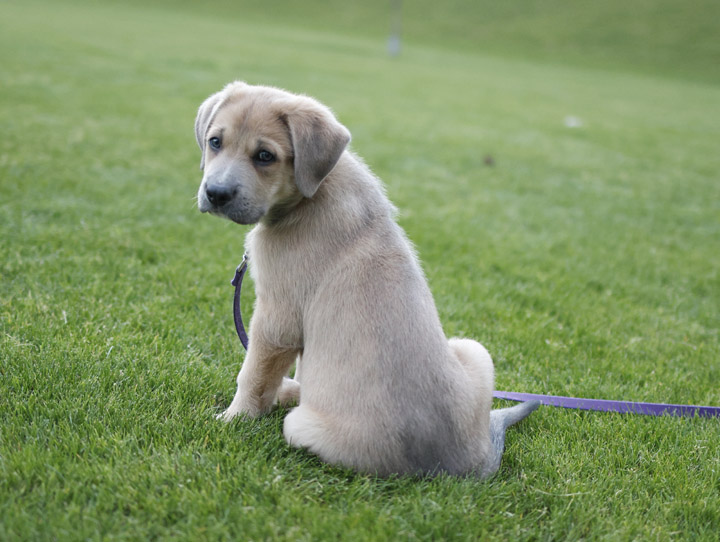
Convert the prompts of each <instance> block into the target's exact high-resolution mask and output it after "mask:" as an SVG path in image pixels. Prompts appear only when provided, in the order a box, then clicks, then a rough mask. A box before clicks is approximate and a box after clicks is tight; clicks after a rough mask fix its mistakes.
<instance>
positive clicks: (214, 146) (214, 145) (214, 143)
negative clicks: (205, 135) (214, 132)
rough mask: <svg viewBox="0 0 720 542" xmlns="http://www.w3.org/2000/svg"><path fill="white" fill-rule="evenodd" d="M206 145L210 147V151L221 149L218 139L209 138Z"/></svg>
mask: <svg viewBox="0 0 720 542" xmlns="http://www.w3.org/2000/svg"><path fill="white" fill-rule="evenodd" d="M208 145H210V148H211V149H212V150H214V151H219V150H220V147H222V141H220V138H219V137H211V138H210V139H208Z"/></svg>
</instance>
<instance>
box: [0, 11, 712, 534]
mask: <svg viewBox="0 0 720 542" xmlns="http://www.w3.org/2000/svg"><path fill="white" fill-rule="evenodd" d="M259 5H260V4H258V6H259ZM309 5H310V6H311V7H312V6H316V4H315V3H312V4H309ZM409 5H410V3H406V8H408V6H409ZM423 5H425V4H423ZM428 5H429V3H428ZM540 5H541V4H536V3H532V2H528V3H527V4H526V6H528V9H527V10H525V11H523V13H524V15H523V20H524V21H525V22H524V23H523V24H519V23H518V22H517V17H512V16H511V14H510V13H507V14H506V15H505V16H503V11H502V9H501V8H499V7H492V6H491V5H490V4H485V3H482V4H480V6H481V7H473V8H472V9H473V10H476V11H472V13H470V12H468V16H467V17H466V18H465V20H464V21H463V18H457V17H455V18H453V17H450V16H449V15H448V16H447V17H446V18H445V19H440V20H438V22H437V24H438V26H439V28H449V27H447V25H450V24H451V23H452V25H455V26H452V28H453V29H454V31H453V32H447V34H449V35H447V36H446V35H445V33H444V32H441V30H439V29H437V30H434V31H431V30H432V28H433V25H432V24H430V22H431V21H430V19H429V18H427V20H426V21H425V22H424V25H425V26H422V24H423V21H422V20H421V19H422V18H421V17H417V16H416V17H415V19H413V18H412V17H410V15H408V21H407V25H406V36H407V39H408V42H407V44H406V47H405V49H404V51H403V54H402V56H401V57H399V58H396V59H389V58H386V57H385V54H384V48H385V43H384V34H383V32H384V31H385V29H386V26H382V25H381V26H380V27H379V29H378V27H377V26H374V27H371V26H370V25H371V22H372V21H375V22H373V23H372V24H375V25H378V24H380V23H379V22H377V21H378V19H377V17H375V14H377V13H382V8H381V6H379V4H372V5H367V6H366V7H365V8H363V7H362V5H361V4H358V5H355V6H352V7H351V8H348V9H350V11H349V13H350V14H357V19H353V18H352V17H350V16H347V17H346V18H345V19H342V18H341V20H340V22H339V27H338V28H336V31H335V32H333V31H323V30H320V28H329V26H327V25H325V26H324V22H323V21H324V19H323V17H329V16H330V15H328V14H324V15H323V13H324V12H322V10H318V9H317V8H316V7H314V8H313V9H311V10H310V15H311V17H309V18H308V19H299V16H300V15H299V14H298V13H297V12H294V11H292V9H290V10H289V11H287V12H286V13H287V15H285V17H284V18H281V19H280V20H279V21H278V22H277V23H276V22H274V21H273V20H272V19H273V14H274V13H275V12H274V11H269V12H268V13H263V12H262V10H261V9H260V8H258V7H249V8H248V16H247V17H245V16H243V14H242V13H233V14H231V16H227V17H225V16H221V15H219V14H218V13H214V12H212V11H213V10H211V9H210V8H209V7H204V8H202V9H200V8H197V7H194V6H193V5H190V3H187V4H178V5H177V6H176V7H172V6H170V4H169V3H167V4H164V5H160V4H154V3H153V4H152V5H150V3H147V2H143V3H140V2H136V3H133V4H130V5H122V6H121V5H113V4H110V3H107V4H105V3H93V4H90V3H88V4H82V3H61V2H52V3H51V2H46V3H42V2H3V3H2V4H0V66H1V67H2V75H0V81H1V84H0V103H1V104H2V106H1V107H0V125H1V126H2V128H3V129H2V137H1V138H0V274H1V278H2V280H0V540H3V541H4V540H86V539H92V540H100V539H103V540H149V539H185V540H225V539H239V540H263V539H276V540H324V539H338V538H345V539H349V540H373V541H374V540H405V539H407V540H414V539H418V540H440V539H448V540H455V539H460V540H475V539H497V540H579V539H588V540H716V539H717V533H718V532H720V423H718V421H717V420H701V419H695V420H687V419H673V418H660V419H656V418H645V417H634V416H623V415H613V414H600V413H584V412H576V411H566V410H561V409H552V408H547V407H546V408H542V409H541V410H539V411H538V412H537V413H535V414H533V416H532V417H531V418H530V419H528V420H526V421H525V422H523V424H522V425H520V426H518V427H517V428H513V429H512V430H511V431H510V432H509V434H508V448H507V451H506V455H505V456H504V460H503V466H502V467H501V471H500V472H499V473H498V475H497V476H496V477H495V478H493V479H492V480H490V481H487V482H478V481H475V480H464V479H454V478H449V477H440V478H437V479H433V480H418V479H413V478H395V479H390V480H379V479H376V478H373V477H371V476H360V475H355V474H353V473H351V472H347V471H344V470H341V469H337V468H333V467H330V466H327V465H324V464H322V463H320V462H319V461H318V460H317V459H316V458H314V457H312V456H310V455H308V454H306V453H304V452H301V451H297V450H293V449H290V448H289V447H288V446H287V445H286V444H285V443H284V441H283V439H282V435H281V424H282V417H283V414H284V412H282V411H278V412H276V413H274V414H272V415H271V416H268V417H266V418H264V419H260V420H257V421H249V422H238V423H233V424H231V425H224V424H221V423H218V422H216V421H215V420H214V416H213V415H214V414H215V413H217V412H219V411H220V410H221V409H222V408H223V407H224V406H226V405H227V404H228V403H229V401H230V399H231V398H232V395H233V392H234V376H235V374H236V372H237V370H238V368H239V365H240V362H241V360H242V352H241V347H240V345H239V343H238V341H237V338H236V337H234V331H233V328H232V314H231V310H230V306H229V303H230V300H231V295H232V292H231V288H230V286H229V280H230V278H231V276H232V272H233V270H234V267H235V265H237V263H238V261H239V259H240V257H241V254H242V242H243V237H244V234H245V232H246V231H247V230H246V229H245V228H240V227H237V226H234V225H232V224H230V223H227V222H223V221H220V220H217V219H214V218H209V217H207V216H203V215H200V214H199V213H198V212H197V210H196V209H195V203H194V195H195V192H196V189H197V185H198V183H199V180H200V173H199V171H198V164H199V152H198V150H197V148H196V145H195V141H194V136H193V131H192V125H193V121H194V116H195V111H196V108H197V106H198V105H199V104H200V102H201V101H202V99H203V98H205V97H206V96H207V95H208V94H210V93H211V92H214V91H216V90H217V89H219V88H220V87H221V86H222V85H223V84H225V83H226V82H228V81H229V80H232V79H234V78H242V79H245V80H248V81H250V82H254V83H266V84H275V85H279V86H283V87H285V88H288V89H291V90H294V91H297V92H306V93H309V94H312V95H315V96H317V97H318V98H319V99H321V100H322V101H324V102H325V103H327V104H328V105H330V106H331V107H332V108H333V109H334V110H335V112H336V113H337V114H338V116H339V118H340V119H341V120H342V121H343V122H344V123H345V124H346V125H347V126H348V127H349V128H350V130H351V131H352V132H353V135H354V141H353V148H354V149H355V150H356V151H357V152H358V153H360V154H361V155H362V156H363V157H364V158H365V159H366V161H367V162H368V163H369V164H370V165H371V166H372V167H373V169H374V170H375V171H376V172H377V173H378V174H379V176H380V177H381V178H383V179H384V180H385V182H386V184H387V188H388V193H389V195H390V197H391V199H392V200H393V201H394V202H395V203H396V205H398V207H399V208H400V211H401V212H400V222H401V224H402V225H403V227H404V228H405V229H406V230H407V232H408V234H409V236H410V238H411V239H412V240H413V241H414V243H415V244H416V246H417V249H418V251H419V253H420V255H421V257H422V260H423V263H424V268H425V270H426V273H427V275H428V279H429V281H430V285H431V288H432V290H433V292H434V294H435V298H436V302H437V305H438V309H439V311H440V315H441V318H442V321H443V323H444V325H445V329H446V331H447V333H448V335H466V336H472V337H475V338H478V339H479V340H481V341H482V342H483V343H484V344H486V346H487V347H488V349H489V350H490V352H491V353H492V354H493V357H494V359H495V362H496V372H497V387H498V389H508V390H517V391H527V392H537V393H555V394H561V395H576V396H582V397H597V398H608V399H633V400H639V401H657V402H677V403H693V404H714V405H720V388H719V387H718V384H717V383H718V382H719V381H720V337H719V334H718V330H719V328H720V276H719V275H718V269H720V183H719V181H720V179H718V172H720V154H719V153H718V152H717V148H718V141H720V125H719V124H718V122H717V112H718V111H720V87H718V86H717V83H718V81H720V77H718V64H717V62H715V63H713V62H711V61H710V60H711V57H712V53H713V52H715V53H716V52H717V51H718V38H717V36H716V35H715V36H713V35H711V34H710V33H709V32H708V31H707V30H705V31H703V28H707V24H709V23H710V22H711V21H713V20H715V19H716V18H717V17H715V19H713V17H711V15H712V9H716V8H714V7H713V6H714V5H715V4H712V5H710V6H707V8H708V9H707V10H705V11H703V10H700V12H696V11H694V9H691V8H694V7H696V5H695V4H689V5H690V7H689V8H687V9H685V10H684V11H683V9H682V8H681V7H679V4H678V6H676V7H675V8H674V9H675V12H672V10H670V8H668V12H663V11H662V10H660V9H658V10H654V11H653V10H651V9H650V8H647V9H648V10H649V11H648V12H651V11H652V13H654V15H653V17H654V18H652V17H650V16H648V18H646V20H647V21H649V22H650V23H652V25H655V26H654V27H656V28H672V29H673V33H669V32H664V33H663V32H658V33H656V32H649V33H647V34H642V36H644V39H643V40H640V41H642V42H643V43H642V46H639V45H638V49H637V50H628V51H627V54H626V55H624V56H623V55H621V54H620V53H621V52H622V51H623V50H624V49H625V45H624V44H625V43H628V40H630V42H631V43H637V42H636V41H633V39H634V38H633V34H631V33H630V34H628V33H627V32H626V30H627V27H626V26H625V25H629V24H631V22H632V21H628V20H627V19H625V18H622V20H621V21H620V20H619V19H621V17H619V14H620V13H622V10H623V9H624V8H623V4H622V3H620V2H619V1H618V2H615V1H613V2H606V3H603V7H602V8H600V7H596V8H592V9H591V8H588V10H587V11H582V10H580V11H579V12H578V13H579V15H578V17H579V18H581V19H583V20H584V21H589V20H596V19H597V18H598V17H600V16H602V17H603V19H602V22H603V24H602V25H591V26H592V28H594V29H595V30H594V33H593V32H588V33H587V34H585V33H582V34H581V35H576V36H573V37H572V40H574V41H572V40H570V41H568V42H564V41H563V44H564V45H557V46H555V47H554V48H553V47H552V46H551V45H552V42H553V39H552V38H551V36H553V35H554V36H564V35H567V32H570V30H569V29H565V30H563V28H564V25H563V24H562V23H563V21H564V20H565V18H567V17H569V15H568V13H567V12H561V13H558V12H556V11H552V10H549V11H548V12H546V13H556V14H557V17H555V18H553V17H550V16H549V15H547V14H546V15H544V16H542V17H541V16H540V15H541V14H539V13H538V10H539V8H538V6H540ZM553 5H554V4H553ZM642 5H644V4H642ZM663 5H667V6H670V4H669V3H667V4H663ZM672 5H673V6H675V4H674V3H673V4H672ZM683 5H685V4H683ZM438 6H439V4H438ZM273 8H274V6H273ZM485 8H486V9H487V10H488V11H487V13H488V19H489V20H488V22H487V24H486V26H485V27H484V28H486V29H489V28H492V29H493V33H492V34H491V35H492V36H495V37H496V38H497V39H496V42H495V43H494V44H488V43H487V42H486V43H485V45H483V42H473V43H475V46H472V47H471V46H469V45H467V43H469V41H467V39H466V38H467V36H469V35H471V34H472V32H473V29H474V28H476V26H475V25H476V23H477V17H479V16H480V15H481V14H482V13H483V12H482V9H485ZM531 8H532V9H531ZM427 9H430V8H429V7H428V8H427ZM433 9H435V10H439V8H438V7H437V6H436V7H435V8H433ZM506 9H508V10H509V9H510V8H506ZM573 9H578V10H579V9H580V8H573ZM636 9H639V8H636ZM468 10H470V8H468ZM678 10H679V11H682V13H680V14H678V13H677V11H678ZM278 11H282V10H278ZM698 13H700V14H698ZM363 14H364V15H363ZM471 14H472V17H471V16H470V15H471ZM533 14H535V15H533ZM490 15H492V18H491V17H490ZM353 20H357V26H358V28H357V29H355V28H354V27H353V25H352V21H353ZM490 20H492V21H495V22H494V23H493V24H491V23H490V22H489V21H490ZM541 20H542V21H544V22H542V24H541V22H540V21H541ZM413 21H414V22H413ZM533 21H535V22H533ZM382 24H383V25H384V24H385V22H382ZM633 24H635V25H636V26H637V25H639V24H640V23H639V22H638V21H635V22H634V23H633ZM443 25H446V26H443ZM418 28H420V29H425V30H427V32H426V34H427V40H425V41H423V40H421V39H420V37H419V36H420V35H421V34H422V32H419V31H416V30H414V29H418ZM526 28H532V29H534V32H536V33H537V34H542V35H543V36H545V37H544V38H543V39H544V40H545V43H547V44H548V45H547V47H545V48H541V47H539V46H538V43H539V42H534V41H533V40H532V39H531V37H530V36H529V35H528V34H526V32H525V29H526ZM542 29H547V33H542V32H541V31H542ZM355 30H356V31H355ZM488 32H489V30H488ZM564 32H565V34H564ZM638 32H639V31H638ZM614 33H615V34H621V35H622V39H621V38H618V39H617V40H613V39H612V36H613V34H614ZM531 34H532V33H531ZM600 34H602V35H603V36H605V37H603V38H602V39H600V37H598V36H599V35H600ZM715 34H716V33H715ZM463 36H465V37H463ZM523 36H525V37H524V38H523ZM645 38H646V39H645ZM488 39H490V38H488ZM693 40H694V41H693ZM561 41H562V40H561ZM668 43H675V44H676V46H673V47H670V46H669V45H668ZM571 44H574V45H573V47H570V45H571ZM678 44H681V45H678ZM534 49H536V50H534ZM569 49H572V51H570V50H569ZM669 49H672V50H673V53H672V55H670V57H668V53H667V51H668V50H669ZM592 51H595V53H593V52H592ZM703 51H704V52H703ZM584 52H586V56H587V63H586V64H587V65H585V66H583V65H582V64H583V62H581V61H580V60H581V59H580V57H583V55H585V53H584ZM568 116H575V117H578V118H580V119H581V120H582V126H581V127H579V128H574V129H572V128H568V127H566V126H565V125H564V119H565V118H566V117H568ZM486 155H490V156H492V157H493V159H494V162H495V165H494V166H488V165H486V164H485V156H486ZM252 296H253V294H252V288H247V289H246V291H245V292H244V306H245V307H246V308H247V309H249V307H250V306H251V304H252ZM247 309H246V310H247ZM501 404H502V403H501V402H498V405H501Z"/></svg>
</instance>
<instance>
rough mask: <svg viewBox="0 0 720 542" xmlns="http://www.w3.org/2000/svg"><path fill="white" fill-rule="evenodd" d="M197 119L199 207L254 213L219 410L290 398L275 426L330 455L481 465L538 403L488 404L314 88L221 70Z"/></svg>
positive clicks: (466, 350)
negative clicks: (238, 320) (302, 90)
mask: <svg viewBox="0 0 720 542" xmlns="http://www.w3.org/2000/svg"><path fill="white" fill-rule="evenodd" d="M195 135H196V137H197V142H198V145H199V146H200V148H201V150H202V162H201V168H203V169H204V176H203V179H202V183H201V184H200V189H199V192H198V207H199V209H200V211H202V212H209V213H212V214H215V215H218V216H222V217H225V218H228V219H230V220H232V221H234V222H237V223H239V224H256V225H255V227H254V228H253V229H252V231H250V232H249V233H248V235H247V237H246V242H245V245H246V247H245V250H246V251H247V253H248V255H249V262H250V267H249V268H250V274H251V276H252V277H253V280H254V282H255V291H256V305H255V310H254V313H253V317H252V321H251V322H250V331H249V337H250V347H249V351H248V353H247V356H246V358H245V361H244V363H243V365H242V368H241V370H240V373H239V374H238V377H237V393H236V394H235V397H234V399H233V401H232V403H231V404H230V406H229V407H228V409H227V410H226V411H225V412H224V413H223V414H221V415H220V417H221V418H222V419H224V420H231V419H233V418H234V417H236V416H240V415H244V416H248V417H255V416H260V415H262V414H264V413H266V412H268V411H269V410H270V409H272V408H273V406H274V405H275V404H277V403H281V404H287V405H290V404H295V403H297V406H295V407H294V408H293V409H292V410H291V411H290V413H289V414H288V415H287V417H286V418H285V422H284V435H285V438H286V439H287V441H288V442H289V443H290V444H291V445H293V446H297V447H302V448H306V449H307V450H309V451H310V452H312V453H314V454H317V455H318V456H319V457H320V458H322V459H323V460H324V461H327V462H329V463H334V464H338V465H343V466H345V467H350V468H353V469H356V470H359V471H364V472H371V473H376V474H379V475H388V474H392V473H411V474H437V473H441V472H445V473H450V474H460V475H462V474H474V475H479V476H483V477H485V476H489V475H492V474H493V473H495V472H496V471H497V469H498V468H499V466H500V459H501V457H502V452H503V447H504V440H505V429H506V427H507V426H508V425H510V424H512V423H515V422H517V421H519V420H521V419H523V418H524V417H525V416H527V415H528V414H530V412H532V411H533V410H534V409H535V408H537V403H524V404H520V405H518V406H515V407H512V408H507V409H502V410H495V411H492V412H491V406H492V391H493V381H494V375H493V363H492V360H491V358H490V355H489V354H488V352H487V350H486V349H485V348H484V347H483V346H482V345H481V344H480V343H478V342H475V341H473V340H469V339H450V340H448V339H446V338H445V336H444V334H443V330H442V327H441V325H440V321H439V319H438V314H437V310H436V309H435V303H434V301H433V298H432V295H431V293H430V290H429V288H428V286H427V282H426V280H425V277H424V275H423V272H422V270H421V268H420V265H419V263H418V261H417V258H416V255H415V253H414V251H413V249H412V246H411V245H410V243H409V242H408V240H407V238H406V236H405V233H404V232H403V230H402V229H401V228H400V227H399V226H398V225H397V224H396V222H395V220H394V213H395V209H394V207H393V206H392V204H391V203H390V201H389V200H388V199H387V197H386V195H385V192H384V190H383V187H382V185H381V183H380V181H379V180H378V179H377V178H376V177H375V176H374V175H373V174H372V173H371V172H370V170H369V169H368V167H367V166H366V165H365V164H364V163H363V162H362V161H361V160H360V159H359V158H358V157H357V156H355V155H354V154H353V153H352V152H350V151H349V150H348V149H347V145H348V143H349V142H350V133H349V132H348V130H347V129H346V128H345V127H344V126H343V125H342V124H340V123H339V122H338V121H337V119H336V118H335V117H334V115H333V114H332V113H331V112H330V110H329V109H328V108H327V107H325V106H323V105H321V104H320V103H318V102H317V101H315V100H313V99H312V98H308V97H306V96H298V95H294V94H290V93H288V92H285V91H282V90H278V89H275V88H269V87H262V86H251V85H247V84H245V83H241V82H235V83H231V84H229V85H228V86H226V87H225V88H224V89H223V90H221V91H220V92H218V93H216V94H213V95H212V96H210V97H209V98H208V99H207V100H205V102H204V103H203V104H202V105H201V106H200V110H199V111H198V114H197V119H196V122H195ZM228 251H229V252H230V253H231V255H230V256H229V259H237V258H239V256H240V255H241V254H242V252H243V249H242V247H239V246H232V247H228ZM293 363H296V364H297V365H296V370H295V377H294V378H293V379H291V378H288V377H287V375H288V371H289V370H290V368H291V366H292V364H293Z"/></svg>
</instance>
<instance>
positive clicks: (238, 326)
mask: <svg viewBox="0 0 720 542" xmlns="http://www.w3.org/2000/svg"><path fill="white" fill-rule="evenodd" d="M247 262H248V256H247V253H246V254H243V259H242V262H240V265H238V266H237V269H236V270H235V277H234V278H233V279H232V282H231V283H230V284H232V285H233V286H235V296H234V297H233V318H234V319H235V331H237V334H238V337H239V338H240V342H241V343H242V345H243V346H244V347H245V350H247V349H248V344H249V343H250V341H249V340H248V336H247V333H245V325H244V324H243V320H242V314H241V313H240V291H241V290H242V281H243V277H245V271H247Z"/></svg>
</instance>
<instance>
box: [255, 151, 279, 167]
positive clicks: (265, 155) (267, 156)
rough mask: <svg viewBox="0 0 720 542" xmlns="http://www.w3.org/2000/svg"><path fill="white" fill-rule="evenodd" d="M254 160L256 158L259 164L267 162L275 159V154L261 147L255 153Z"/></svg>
mask: <svg viewBox="0 0 720 542" xmlns="http://www.w3.org/2000/svg"><path fill="white" fill-rule="evenodd" d="M255 160H257V161H258V162H260V163H261V164H269V163H271V162H274V161H275V155H274V154H273V153H271V152H270V151H266V150H264V149H263V150H260V151H258V152H257V154H256V155H255Z"/></svg>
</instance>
